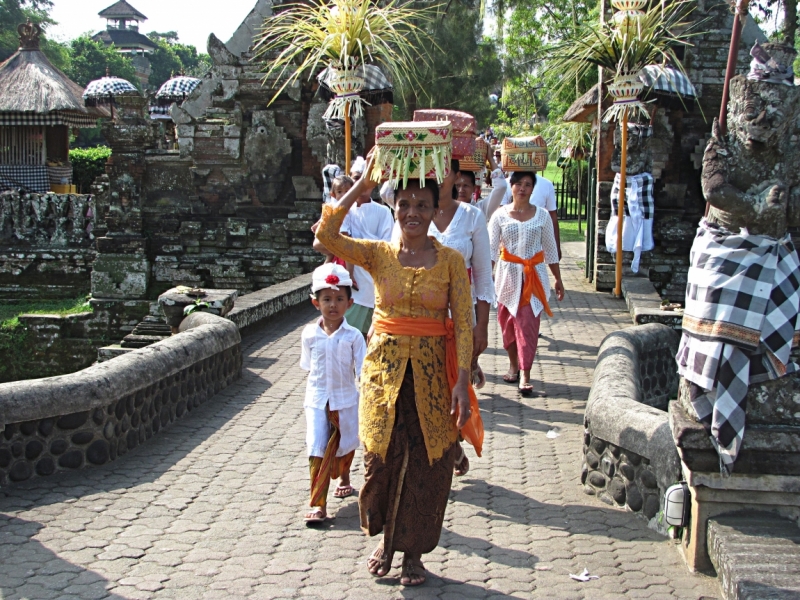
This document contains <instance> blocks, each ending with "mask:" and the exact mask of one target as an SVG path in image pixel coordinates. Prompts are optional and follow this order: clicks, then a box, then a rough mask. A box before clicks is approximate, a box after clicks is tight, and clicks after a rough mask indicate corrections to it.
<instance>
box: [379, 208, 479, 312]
mask: <svg viewBox="0 0 800 600" xmlns="http://www.w3.org/2000/svg"><path fill="white" fill-rule="evenodd" d="M428 235H429V236H430V237H432V238H435V239H436V240H437V241H439V243H441V244H442V245H443V246H447V247H448V248H452V249H453V250H458V251H459V252H460V253H461V256H463V257H464V264H465V265H466V266H467V269H468V270H470V279H471V281H472V301H473V302H477V301H478V300H483V301H485V302H488V303H489V304H494V285H493V284H492V258H491V256H490V255H489V231H488V229H487V227H486V218H485V217H484V216H483V212H481V211H480V210H479V209H478V208H476V207H474V206H471V205H469V204H466V203H464V202H459V203H458V208H457V209H456V214H454V215H453V220H452V221H450V224H449V225H448V226H447V229H445V230H444V231H439V229H438V228H437V227H436V225H435V224H434V223H433V222H431V225H430V227H429V228H428ZM398 239H400V224H399V223H397V222H395V224H394V230H393V231H392V240H398Z"/></svg>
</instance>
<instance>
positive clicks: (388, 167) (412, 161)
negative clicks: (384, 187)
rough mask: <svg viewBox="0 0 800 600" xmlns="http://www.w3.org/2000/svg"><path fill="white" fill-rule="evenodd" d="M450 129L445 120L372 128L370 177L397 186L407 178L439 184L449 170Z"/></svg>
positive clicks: (451, 140)
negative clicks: (373, 148) (373, 142)
mask: <svg viewBox="0 0 800 600" xmlns="http://www.w3.org/2000/svg"><path fill="white" fill-rule="evenodd" d="M452 154H453V128H452V125H451V124H450V122H449V121H411V122H390V123H383V124H381V125H378V126H377V127H376V128H375V166H374V167H373V168H374V170H373V172H372V179H373V180H376V181H377V180H378V179H380V180H382V181H389V182H391V184H392V186H393V187H394V188H395V189H397V188H398V187H399V186H400V185H401V184H402V186H403V188H404V189H405V187H406V186H407V185H408V180H409V179H419V184H420V186H423V187H424V185H425V180H426V179H435V180H436V182H437V183H441V182H442V181H443V180H444V178H445V177H446V176H447V175H448V173H449V172H450V160H451V158H452Z"/></svg>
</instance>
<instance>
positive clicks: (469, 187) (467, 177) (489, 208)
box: [455, 154, 509, 223]
mask: <svg viewBox="0 0 800 600" xmlns="http://www.w3.org/2000/svg"><path fill="white" fill-rule="evenodd" d="M488 159H489V168H490V169H491V178H492V191H491V193H490V194H489V195H488V196H487V197H486V198H483V199H482V200H477V201H473V199H472V198H473V196H474V194H475V188H476V183H475V173H473V172H472V171H462V170H459V172H458V174H457V177H456V180H455V189H456V192H457V193H458V196H457V199H458V201H459V202H466V203H468V204H472V205H473V206H475V207H476V208H478V209H479V210H480V211H481V212H482V213H483V216H484V217H486V222H487V223H488V222H489V219H491V218H492V215H493V214H494V211H496V210H497V209H498V208H500V203H501V202H502V201H503V199H504V198H505V195H506V192H507V190H508V189H509V188H508V182H507V181H506V179H505V176H504V175H503V171H502V170H501V169H500V167H498V166H497V162H496V161H495V159H494V156H492V155H491V154H489V157H488Z"/></svg>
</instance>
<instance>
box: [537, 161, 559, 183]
mask: <svg viewBox="0 0 800 600" xmlns="http://www.w3.org/2000/svg"><path fill="white" fill-rule="evenodd" d="M563 174H564V170H563V169H560V168H559V167H557V166H556V163H555V161H554V160H551V161H549V162H548V163H547V168H546V169H545V170H544V171H543V172H542V175H544V178H545V179H549V180H550V181H552V182H553V183H559V182H560V181H561V176H562V175H563Z"/></svg>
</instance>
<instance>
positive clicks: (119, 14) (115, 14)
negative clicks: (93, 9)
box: [97, 0, 147, 21]
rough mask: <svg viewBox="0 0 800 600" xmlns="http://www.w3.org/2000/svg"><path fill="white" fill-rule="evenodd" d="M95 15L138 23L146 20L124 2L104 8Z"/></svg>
mask: <svg viewBox="0 0 800 600" xmlns="http://www.w3.org/2000/svg"><path fill="white" fill-rule="evenodd" d="M97 14H98V15H100V16H101V17H104V18H106V19H119V18H132V19H138V20H140V21H146V20H147V17H145V16H144V15H143V14H142V13H140V12H139V11H138V10H136V9H135V8H133V7H132V6H131V5H130V4H128V3H127V2H125V0H119V2H117V3H115V4H112V5H111V6H109V7H108V8H104V9H103V10H101V11H100V12H99V13H97Z"/></svg>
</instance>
